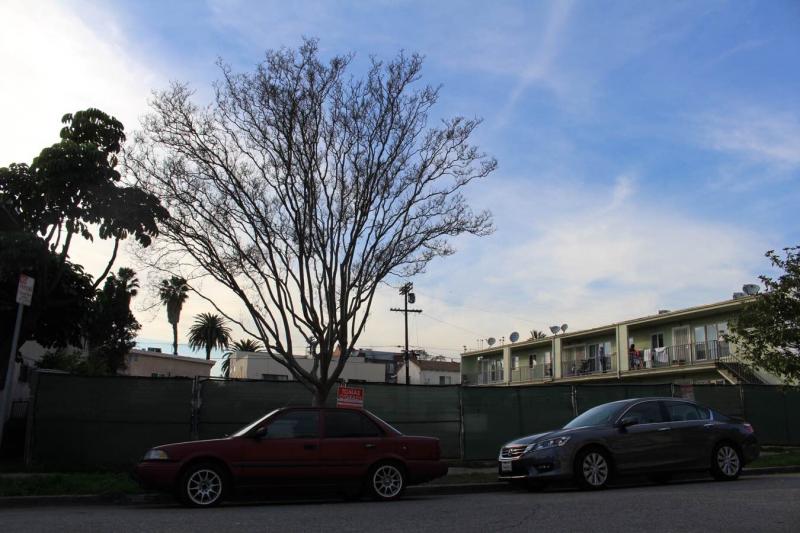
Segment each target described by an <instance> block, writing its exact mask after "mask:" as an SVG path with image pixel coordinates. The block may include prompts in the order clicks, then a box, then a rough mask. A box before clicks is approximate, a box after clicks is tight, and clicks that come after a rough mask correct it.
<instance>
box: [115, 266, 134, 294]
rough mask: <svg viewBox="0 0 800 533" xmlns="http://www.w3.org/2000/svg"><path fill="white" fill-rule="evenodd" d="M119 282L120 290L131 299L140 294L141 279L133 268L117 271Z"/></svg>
mask: <svg viewBox="0 0 800 533" xmlns="http://www.w3.org/2000/svg"><path fill="white" fill-rule="evenodd" d="M117 280H118V281H119V284H120V288H121V289H122V290H123V291H125V293H126V294H128V296H130V297H131V298H133V297H134V296H136V295H137V294H139V279H138V278H137V277H136V272H134V271H133V269H132V268H128V267H120V269H119V270H118V271H117Z"/></svg>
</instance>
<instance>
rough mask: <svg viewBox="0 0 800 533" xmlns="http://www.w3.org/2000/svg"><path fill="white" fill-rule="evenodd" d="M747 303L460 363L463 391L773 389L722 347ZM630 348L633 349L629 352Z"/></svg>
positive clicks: (649, 319) (554, 339)
mask: <svg viewBox="0 0 800 533" xmlns="http://www.w3.org/2000/svg"><path fill="white" fill-rule="evenodd" d="M749 300H750V298H736V299H732V300H726V301H723V302H717V303H713V304H708V305H702V306H698V307H690V308H687V309H681V310H678V311H661V312H659V313H658V314H656V315H650V316H645V317H641V318H635V319H632V320H627V321H624V322H618V323H614V324H608V325H604V326H599V327H596V328H591V329H586V330H582V331H575V332H570V333H564V334H559V335H554V336H550V337H546V338H543V339H535V340H529V341H524V342H517V343H513V344H506V345H503V346H494V347H491V348H487V349H483V350H476V351H468V352H465V353H464V354H462V357H461V372H462V383H463V384H465V385H499V386H503V385H521V384H531V383H550V382H597V383H606V382H615V383H619V382H625V383H664V382H673V383H686V384H701V383H767V384H775V383H780V382H781V380H780V378H778V377H777V376H774V375H772V374H769V373H766V372H763V371H757V370H754V369H752V368H750V367H749V366H747V365H746V364H744V363H743V362H742V359H741V357H740V356H741V354H738V353H737V350H736V347H735V346H733V345H731V344H730V343H728V342H726V341H725V339H724V335H725V333H727V332H728V328H729V325H730V323H731V321H732V320H733V319H734V317H735V316H736V313H737V312H738V310H739V309H740V307H741V305H742V304H743V303H745V302H747V301H749ZM632 346H633V349H631V347H632Z"/></svg>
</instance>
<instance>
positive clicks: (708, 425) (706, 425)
mask: <svg viewBox="0 0 800 533" xmlns="http://www.w3.org/2000/svg"><path fill="white" fill-rule="evenodd" d="M714 426H716V424H714V423H713V422H712V423H710V424H703V427H704V428H713V427H714Z"/></svg>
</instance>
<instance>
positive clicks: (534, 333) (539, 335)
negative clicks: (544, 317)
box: [528, 329, 547, 340]
mask: <svg viewBox="0 0 800 533" xmlns="http://www.w3.org/2000/svg"><path fill="white" fill-rule="evenodd" d="M545 337H547V333H545V332H544V331H540V330H537V329H532V330H531V338H530V339H528V340H536V339H544V338H545Z"/></svg>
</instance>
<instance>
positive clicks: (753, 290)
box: [742, 283, 761, 296]
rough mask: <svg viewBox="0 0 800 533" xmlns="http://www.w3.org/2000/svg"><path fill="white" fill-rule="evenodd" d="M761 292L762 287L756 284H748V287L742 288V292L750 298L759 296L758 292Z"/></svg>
mask: <svg viewBox="0 0 800 533" xmlns="http://www.w3.org/2000/svg"><path fill="white" fill-rule="evenodd" d="M760 290H761V287H759V286H758V285H756V284H755V283H748V284H747V285H743V286H742V291H743V292H744V293H745V294H746V295H748V296H755V295H756V294H758V291H760Z"/></svg>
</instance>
